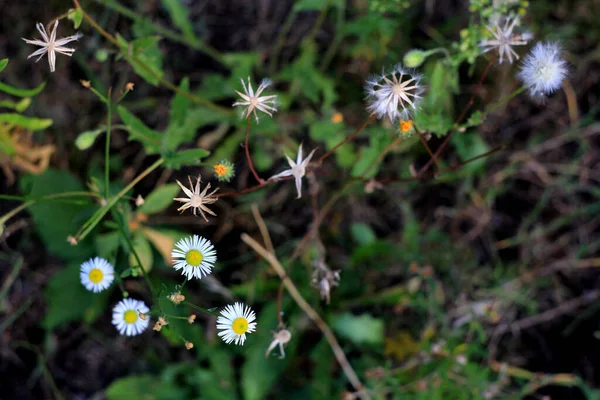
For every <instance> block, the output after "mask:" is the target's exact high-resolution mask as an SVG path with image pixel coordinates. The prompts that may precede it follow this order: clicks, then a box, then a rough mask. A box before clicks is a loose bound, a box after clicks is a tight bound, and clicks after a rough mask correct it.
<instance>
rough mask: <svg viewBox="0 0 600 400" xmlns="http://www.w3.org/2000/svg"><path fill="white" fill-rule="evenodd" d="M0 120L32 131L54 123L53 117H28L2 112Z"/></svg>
mask: <svg viewBox="0 0 600 400" xmlns="http://www.w3.org/2000/svg"><path fill="white" fill-rule="evenodd" d="M0 122H6V123H8V124H11V125H17V126H21V127H23V128H25V129H29V130H30V131H39V130H42V129H46V128H47V127H49V126H50V125H52V120H51V119H45V118H44V119H41V118H33V117H26V116H24V115H21V114H12V113H11V114H0Z"/></svg>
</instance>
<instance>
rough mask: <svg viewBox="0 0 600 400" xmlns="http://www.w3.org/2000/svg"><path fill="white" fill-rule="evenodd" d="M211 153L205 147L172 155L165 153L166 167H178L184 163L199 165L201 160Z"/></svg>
mask: <svg viewBox="0 0 600 400" xmlns="http://www.w3.org/2000/svg"><path fill="white" fill-rule="evenodd" d="M208 155H210V151H208V150H204V149H189V150H182V151H179V152H177V153H175V154H172V155H164V156H163V157H164V159H165V167H167V168H174V169H178V168H180V167H181V166H182V165H198V163H199V162H200V160H201V159H202V158H204V157H207V156H208Z"/></svg>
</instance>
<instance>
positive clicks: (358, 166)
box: [351, 128, 392, 177]
mask: <svg viewBox="0 0 600 400" xmlns="http://www.w3.org/2000/svg"><path fill="white" fill-rule="evenodd" d="M391 141H392V138H391V136H390V135H389V134H388V133H387V132H386V131H385V130H384V129H377V128H371V129H369V147H367V148H363V149H362V154H361V155H360V157H359V158H358V161H357V162H356V163H355V164H354V166H353V168H352V171H351V174H352V176H353V177H357V176H362V175H363V174H365V173H366V174H367V177H371V176H374V175H376V174H377V171H378V169H379V166H378V165H377V166H375V167H373V168H371V165H372V164H373V163H374V162H376V161H377V159H378V158H379V155H380V154H381V153H382V152H383V150H384V149H385V148H386V147H387V145H388V144H389V143H390V142H391ZM379 163H381V160H380V161H379ZM369 168H370V169H369Z"/></svg>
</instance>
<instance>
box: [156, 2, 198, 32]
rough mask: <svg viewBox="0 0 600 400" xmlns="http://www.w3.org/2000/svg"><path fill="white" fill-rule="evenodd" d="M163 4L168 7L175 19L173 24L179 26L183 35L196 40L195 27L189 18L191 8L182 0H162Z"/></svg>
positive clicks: (172, 17)
mask: <svg viewBox="0 0 600 400" xmlns="http://www.w3.org/2000/svg"><path fill="white" fill-rule="evenodd" d="M162 4H163V6H164V7H165V8H166V9H167V11H168V12H169V14H170V15H171V19H172V20H173V24H175V26H177V27H178V28H179V30H180V31H181V32H182V33H183V36H185V37H186V38H188V39H190V40H191V41H196V36H195V35H194V28H193V26H192V24H191V22H190V19H189V10H188V9H187V7H186V6H184V5H183V4H182V3H181V1H180V0H162Z"/></svg>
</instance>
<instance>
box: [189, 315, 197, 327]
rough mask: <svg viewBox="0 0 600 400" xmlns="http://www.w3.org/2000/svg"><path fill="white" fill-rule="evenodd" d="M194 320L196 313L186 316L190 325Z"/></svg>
mask: <svg viewBox="0 0 600 400" xmlns="http://www.w3.org/2000/svg"><path fill="white" fill-rule="evenodd" d="M195 320H196V315H195V314H192V315H190V316H189V317H188V324H190V325H191V324H193V323H194V321H195Z"/></svg>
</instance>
